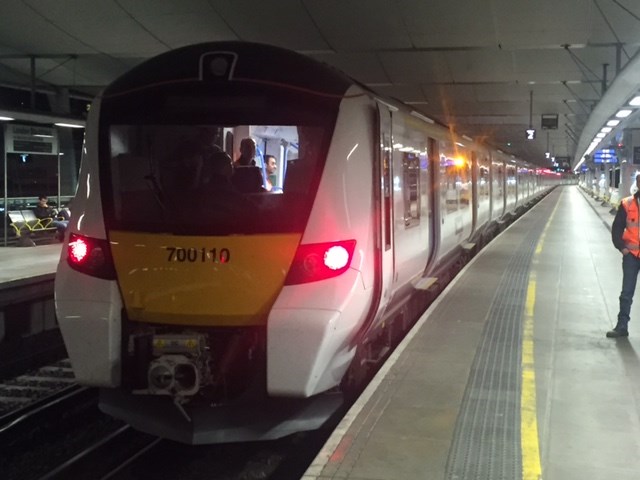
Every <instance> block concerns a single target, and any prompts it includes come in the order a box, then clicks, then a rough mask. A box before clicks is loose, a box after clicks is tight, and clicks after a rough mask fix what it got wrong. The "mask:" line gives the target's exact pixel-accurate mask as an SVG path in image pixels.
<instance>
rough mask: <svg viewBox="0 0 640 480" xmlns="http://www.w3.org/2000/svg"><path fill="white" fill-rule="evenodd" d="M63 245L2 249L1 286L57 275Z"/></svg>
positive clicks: (0, 260)
mask: <svg viewBox="0 0 640 480" xmlns="http://www.w3.org/2000/svg"><path fill="white" fill-rule="evenodd" d="M61 250H62V243H55V244H50V245H38V246H34V247H15V246H10V247H0V265H2V268H0V286H2V285H15V284H16V283H20V282H26V281H30V280H32V279H34V278H40V277H42V276H43V275H44V276H50V275H55V272H56V268H57V266H58V261H59V260H60V252H61Z"/></svg>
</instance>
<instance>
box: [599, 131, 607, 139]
mask: <svg viewBox="0 0 640 480" xmlns="http://www.w3.org/2000/svg"><path fill="white" fill-rule="evenodd" d="M606 136H607V134H606V133H602V132H600V133H597V134H596V138H604V137H606Z"/></svg>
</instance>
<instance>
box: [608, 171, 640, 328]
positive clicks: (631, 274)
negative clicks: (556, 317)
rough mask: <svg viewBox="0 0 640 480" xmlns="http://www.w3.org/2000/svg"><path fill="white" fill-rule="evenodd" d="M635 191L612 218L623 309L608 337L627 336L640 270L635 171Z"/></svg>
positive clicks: (638, 183)
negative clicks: (618, 251) (619, 259)
mask: <svg viewBox="0 0 640 480" xmlns="http://www.w3.org/2000/svg"><path fill="white" fill-rule="evenodd" d="M636 186H637V187H638V190H636V193H635V194H633V195H631V196H629V197H625V198H623V199H622V202H620V207H618V211H617V213H616V216H615V218H614V219H613V225H612V226H611V240H612V241H613V245H614V246H615V247H616V248H617V249H618V250H620V252H621V253H622V291H621V292H620V297H619V301H620V310H619V311H618V319H617V322H616V326H615V327H614V328H613V330H609V331H608V332H607V337H608V338H619V337H628V336H629V329H628V326H627V325H628V324H629V320H630V317H629V315H630V313H631V304H632V303H633V294H634V292H635V290H636V283H637V281H638V273H640V227H639V226H638V222H639V219H640V208H639V207H638V204H639V202H640V174H638V175H636Z"/></svg>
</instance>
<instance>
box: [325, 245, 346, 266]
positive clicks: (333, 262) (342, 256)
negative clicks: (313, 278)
mask: <svg viewBox="0 0 640 480" xmlns="http://www.w3.org/2000/svg"><path fill="white" fill-rule="evenodd" d="M349 260H350V255H349V252H348V251H347V249H346V248H344V247H343V246H342V245H336V246H334V247H330V248H328V249H327V250H326V251H325V252H324V264H325V266H326V267H327V268H330V269H331V270H340V269H341V268H344V267H345V266H347V265H348V264H349Z"/></svg>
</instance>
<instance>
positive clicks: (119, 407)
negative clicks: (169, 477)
mask: <svg viewBox="0 0 640 480" xmlns="http://www.w3.org/2000/svg"><path fill="white" fill-rule="evenodd" d="M343 400H344V399H343V396H342V394H341V393H324V394H320V395H315V396H313V397H311V398H304V399H285V398H265V399H264V401H263V402H261V403H259V404H257V403H250V404H246V403H245V404H237V405H221V406H191V405H185V406H184V407H183V408H184V410H185V412H186V414H187V416H188V417H189V418H190V420H188V419H187V418H186V416H185V415H184V414H183V413H182V412H181V411H180V409H178V408H177V407H176V406H175V405H174V404H173V403H172V402H171V401H170V399H169V398H167V397H160V396H151V395H133V394H130V393H128V392H125V391H122V390H117V389H101V390H100V405H99V406H100V410H102V411H103V412H104V413H106V414H108V415H111V416H113V417H115V418H118V419H121V420H123V421H125V422H126V423H128V424H130V425H131V426H132V427H133V428H135V429H136V430H140V431H143V432H145V433H149V434H151V435H157V436H159V437H162V438H167V439H170V440H175V441H177V442H182V443H186V444H191V445H201V444H210V443H229V442H245V441H256V440H275V439H277V438H281V437H285V436H287V435H290V434H293V433H297V432H300V431H307V430H315V429H318V428H320V427H321V426H322V424H323V423H324V422H325V421H326V420H327V419H328V418H329V417H331V415H333V414H334V413H335V412H336V411H337V410H338V408H339V407H340V406H341V405H342V404H343Z"/></svg>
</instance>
